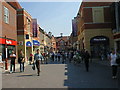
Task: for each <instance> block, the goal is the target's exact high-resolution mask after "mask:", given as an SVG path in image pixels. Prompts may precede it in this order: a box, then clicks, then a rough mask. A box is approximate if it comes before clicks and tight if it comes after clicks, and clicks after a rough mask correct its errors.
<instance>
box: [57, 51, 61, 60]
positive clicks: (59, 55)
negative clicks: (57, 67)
mask: <svg viewBox="0 0 120 90" xmlns="http://www.w3.org/2000/svg"><path fill="white" fill-rule="evenodd" d="M57 55H58V62H60V57H61V54H60V53H58V54H57Z"/></svg>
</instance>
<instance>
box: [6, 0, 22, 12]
mask: <svg viewBox="0 0 120 90" xmlns="http://www.w3.org/2000/svg"><path fill="white" fill-rule="evenodd" d="M8 3H9V4H10V5H11V6H12V7H13V8H14V9H16V10H17V9H21V8H22V7H21V6H20V4H19V2H18V1H17V0H14V2H8Z"/></svg>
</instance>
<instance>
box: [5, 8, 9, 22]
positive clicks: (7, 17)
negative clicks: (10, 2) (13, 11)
mask: <svg viewBox="0 0 120 90" xmlns="http://www.w3.org/2000/svg"><path fill="white" fill-rule="evenodd" d="M4 22H5V23H7V24H8V23H9V10H8V8H6V7H5V6H4Z"/></svg>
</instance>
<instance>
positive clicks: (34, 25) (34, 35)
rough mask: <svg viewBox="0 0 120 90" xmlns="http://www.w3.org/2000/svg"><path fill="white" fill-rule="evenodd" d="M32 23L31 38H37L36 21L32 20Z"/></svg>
mask: <svg viewBox="0 0 120 90" xmlns="http://www.w3.org/2000/svg"><path fill="white" fill-rule="evenodd" d="M32 22H33V24H32V26H33V37H37V33H38V32H37V19H33V20H32Z"/></svg>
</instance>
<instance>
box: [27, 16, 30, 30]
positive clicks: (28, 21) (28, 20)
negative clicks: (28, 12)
mask: <svg viewBox="0 0 120 90" xmlns="http://www.w3.org/2000/svg"><path fill="white" fill-rule="evenodd" d="M27 31H28V32H30V19H28V18H27Z"/></svg>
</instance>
